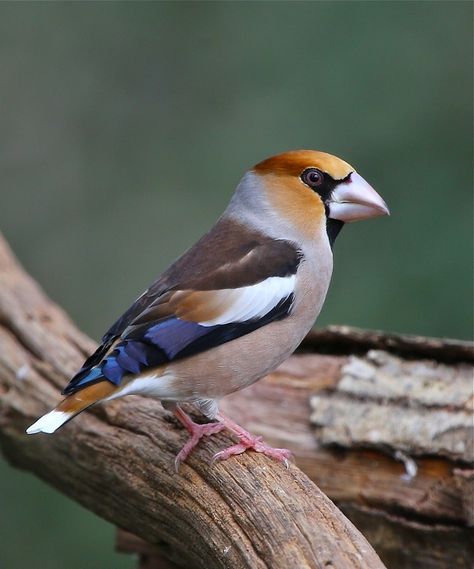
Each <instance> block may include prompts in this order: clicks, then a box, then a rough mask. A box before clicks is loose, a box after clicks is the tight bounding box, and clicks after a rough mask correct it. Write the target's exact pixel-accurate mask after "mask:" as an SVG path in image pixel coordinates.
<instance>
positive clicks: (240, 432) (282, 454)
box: [212, 413, 292, 468]
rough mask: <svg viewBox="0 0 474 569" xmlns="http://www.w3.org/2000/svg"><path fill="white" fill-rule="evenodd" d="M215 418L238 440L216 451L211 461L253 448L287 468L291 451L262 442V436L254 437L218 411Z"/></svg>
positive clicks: (223, 458) (224, 458)
mask: <svg viewBox="0 0 474 569" xmlns="http://www.w3.org/2000/svg"><path fill="white" fill-rule="evenodd" d="M216 418H217V420H218V421H220V422H221V423H222V424H223V425H225V426H226V427H227V428H228V429H229V430H230V431H232V432H233V433H234V434H235V435H237V437H238V438H239V442H238V444H236V445H232V446H230V447H228V448H226V449H224V450H221V451H220V452H218V453H216V454H215V455H214V456H213V457H212V463H214V462H217V461H220V460H227V459H228V458H230V457H231V456H234V455H236V454H242V453H243V452H245V451H247V450H253V451H255V452H261V453H262V454H264V455H266V456H269V457H270V458H273V459H274V460H278V461H279V462H283V463H284V464H285V466H286V467H287V468H289V466H290V463H289V459H290V458H291V456H292V455H291V452H290V451H289V450H287V449H285V448H273V447H271V446H269V445H267V444H266V443H264V442H263V437H255V436H254V435H252V434H251V433H249V432H248V431H246V430H245V429H243V428H242V427H241V426H240V425H237V423H234V421H232V419H229V418H228V417H226V416H225V415H222V414H221V413H219V414H218V415H217V417H216Z"/></svg>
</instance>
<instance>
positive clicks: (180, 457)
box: [174, 407, 225, 472]
mask: <svg viewBox="0 0 474 569" xmlns="http://www.w3.org/2000/svg"><path fill="white" fill-rule="evenodd" d="M175 415H176V417H177V418H178V419H179V421H180V422H181V423H182V424H183V425H184V426H185V427H186V429H187V431H188V432H189V434H190V435H191V436H190V437H189V439H188V440H187V442H186V444H185V445H184V446H183V448H182V449H181V450H180V451H179V453H178V454H177V455H176V458H175V459H174V466H175V469H176V472H177V471H178V470H179V466H180V464H181V463H182V462H183V461H184V460H186V459H187V458H188V456H189V454H190V453H191V451H192V450H193V449H194V447H195V446H196V445H197V444H198V443H199V441H200V440H201V439H202V437H209V436H210V435H214V434H215V433H219V432H220V431H222V429H225V425H223V424H222V423H205V424H204V425H199V424H198V423H195V422H194V421H193V420H192V419H191V418H190V417H188V416H187V415H186V413H185V412H184V411H183V410H182V409H180V408H179V407H178V408H177V409H176V410H175Z"/></svg>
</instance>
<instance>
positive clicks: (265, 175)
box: [252, 150, 389, 241]
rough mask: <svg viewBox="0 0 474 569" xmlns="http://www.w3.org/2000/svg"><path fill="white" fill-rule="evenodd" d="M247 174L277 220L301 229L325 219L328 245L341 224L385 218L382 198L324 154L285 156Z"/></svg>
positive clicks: (299, 152)
mask: <svg viewBox="0 0 474 569" xmlns="http://www.w3.org/2000/svg"><path fill="white" fill-rule="evenodd" d="M252 172H253V173H254V174H255V175H256V176H257V177H258V178H259V179H260V180H261V181H262V182H263V184H262V185H263V187H264V191H265V193H266V196H267V199H268V200H269V202H270V203H271V204H272V207H274V208H276V210H277V211H278V212H279V214H280V215H281V216H283V217H286V218H287V219H288V218H290V219H291V221H292V222H293V223H298V224H299V225H300V226H306V227H308V226H309V227H311V226H314V221H315V220H318V219H319V220H321V219H325V220H326V224H327V228H328V233H329V238H330V240H331V241H333V238H334V237H335V235H337V233H338V232H339V230H340V228H341V227H342V225H343V224H344V223H345V222H351V221H357V220H360V219H368V218H370V217H377V216H381V215H389V210H388V207H387V205H386V204H385V202H384V201H383V199H382V198H381V197H380V196H379V194H378V193H377V192H376V191H375V190H374V189H373V188H372V186H370V184H368V183H367V182H366V181H365V180H364V178H362V176H360V175H359V174H358V173H357V172H356V171H355V169H354V168H353V167H352V166H351V165H350V164H348V163H347V162H345V161H344V160H341V159H340V158H337V157H336V156H333V155H331V154H327V153H325V152H318V151H315V150H293V151H290V152H285V153H283V154H278V155H277V156H272V157H271V158H267V159H266V160H264V161H263V162H260V163H259V164H257V165H256V166H254V168H253V170H252ZM331 233H332V234H333V235H331ZM334 234H335V235H334ZM331 237H333V238H331Z"/></svg>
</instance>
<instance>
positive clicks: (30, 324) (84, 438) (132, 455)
mask: <svg viewBox="0 0 474 569" xmlns="http://www.w3.org/2000/svg"><path fill="white" fill-rule="evenodd" d="M0 346H1V351H0V445H1V448H2V451H3V452H4V454H5V456H6V457H7V459H8V460H10V461H11V463H12V464H14V465H15V466H18V467H20V468H25V469H28V470H31V471H33V472H34V473H35V474H37V475H38V476H40V477H41V478H43V479H44V480H46V481H47V482H49V483H51V484H52V485H54V486H55V487H56V488H58V489H59V490H61V491H62V492H64V493H65V494H67V495H68V496H70V497H72V498H74V499H75V500H77V501H78V502H80V503H81V504H82V505H84V506H85V507H87V508H89V509H90V510H92V511H94V512H95V513H97V514H99V515H100V516H102V517H104V518H105V519H107V520H109V521H111V522H113V523H115V524H117V525H118V526H120V527H122V528H125V529H128V530H130V531H131V532H133V533H134V534H137V535H139V536H141V537H142V538H143V539H145V540H146V541H147V542H149V543H150V544H154V545H158V546H159V548H160V550H161V551H164V552H165V553H166V556H167V557H169V558H170V559H172V560H173V561H174V562H175V563H176V564H177V565H179V566H182V567H189V568H201V567H202V568H206V569H209V568H210V569H212V568H214V567H216V568H217V567H219V568H239V569H240V568H242V569H244V568H262V569H263V568H271V569H278V568H280V567H281V568H285V569H286V568H288V567H298V568H323V567H324V568H326V569H327V568H328V567H337V568H338V569H346V568H347V569H348V568H371V569H372V568H373V569H375V568H383V564H382V563H381V561H380V560H379V558H378V556H377V555H376V553H375V552H374V550H373V549H372V547H371V546H370V545H369V544H368V543H367V541H366V540H365V538H364V537H363V536H362V535H361V534H360V532H359V531H358V530H357V529H356V528H355V527H354V526H353V525H352V524H351V523H350V522H349V521H348V520H347V519H346V518H345V517H344V515H343V514H342V513H341V512H340V511H339V510H338V509H337V508H336V507H335V506H334V504H333V503H332V502H331V501H330V500H329V499H328V498H327V497H326V496H325V495H324V494H322V492H321V491H320V490H319V489H318V488H317V487H316V486H315V485H314V484H313V483H312V482H311V481H310V480H309V479H308V478H307V477H306V476H305V475H304V474H303V473H302V472H301V471H300V470H298V468H296V467H295V466H291V467H290V469H288V470H287V469H286V468H285V467H284V466H282V465H280V464H276V463H273V462H271V461H269V460H268V459H267V458H265V457H262V456H260V455H257V454H255V453H246V454H245V455H242V456H240V457H238V458H236V459H232V460H228V461H226V462H224V463H222V464H218V465H215V466H213V467H210V466H209V464H208V462H209V460H210V458H211V456H212V455H213V453H215V452H216V451H217V450H218V449H219V448H220V447H222V446H224V442H226V443H228V440H227V439H228V437H227V436H226V435H225V434H224V433H222V434H219V435H216V436H215V437H214V438H213V439H212V440H208V441H206V444H203V445H201V446H200V447H199V449H198V450H197V452H195V453H194V454H193V456H192V457H191V458H190V460H189V461H188V463H187V464H185V465H183V466H182V468H181V470H180V473H179V474H175V473H174V470H173V459H174V456H175V454H176V453H177V451H178V449H179V448H180V445H182V443H183V440H184V438H185V433H184V432H183V430H182V428H181V427H179V426H178V425H177V424H176V423H175V421H174V420H173V418H172V417H171V416H170V415H169V414H167V413H166V412H165V411H163V410H162V409H161V407H160V406H159V405H158V404H157V402H156V401H153V400H151V399H144V398H138V397H129V398H125V399H123V400H121V401H116V402H114V403H110V404H108V405H106V406H98V407H97V408H95V410H93V411H92V412H88V413H84V414H82V415H81V416H80V417H78V418H77V419H75V420H74V421H72V422H71V423H69V424H68V425H67V426H66V427H65V428H64V429H62V430H61V431H59V432H58V433H57V434H55V435H54V436H46V435H38V436H35V437H28V436H27V435H26V434H25V428H26V426H28V424H29V423H31V422H32V421H33V420H34V419H35V418H36V417H37V416H38V415H40V414H41V413H43V412H44V411H46V410H47V409H49V408H51V407H52V406H53V405H54V404H56V403H57V401H58V398H59V397H58V388H60V387H61V386H63V385H64V384H65V383H66V381H67V379H68V378H69V377H70V376H71V375H72V374H73V373H74V371H76V369H77V368H78V367H79V366H80V364H81V363H82V360H83V359H84V357H85V356H86V355H87V354H88V353H89V352H90V351H91V350H92V349H93V347H94V345H93V343H92V342H91V341H90V340H88V339H87V338H86V337H85V336H84V335H82V334H81V333H80V332H79V331H78V330H77V329H76V328H75V327H74V325H73V324H72V323H71V321H70V320H69V319H68V317H67V316H66V315H65V314H64V312H62V311H61V310H60V309H59V308H58V307H56V306H55V305H54V304H52V303H51V301H49V300H48V299H47V298H46V297H45V295H44V294H43V293H42V291H41V290H40V289H39V287H38V286H37V285H36V284H35V283H34V281H33V280H32V279H31V278H30V277H29V276H28V275H26V274H25V272H24V271H23V270H22V269H21V268H20V267H19V266H18V265H17V264H16V262H15V260H14V259H13V257H12V255H11V253H10V252H9V250H8V247H7V246H6V244H5V243H4V242H1V241H0ZM284 413H285V411H284V409H282V411H281V416H282V417H283V415H284Z"/></svg>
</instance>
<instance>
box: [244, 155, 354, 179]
mask: <svg viewBox="0 0 474 569" xmlns="http://www.w3.org/2000/svg"><path fill="white" fill-rule="evenodd" d="M306 168H318V169H319V170H321V171H322V172H325V173H326V174H329V175H330V176H331V178H333V179H334V180H342V179H343V178H345V177H346V176H348V175H349V174H350V173H351V172H353V171H354V168H353V167H352V166H351V165H350V164H348V163H347V162H344V160H341V159H340V158H338V157H337V156H333V155H332V154H327V153H326V152H319V151H317V150H291V151H290V152H284V153H283V154H277V155H276V156H272V157H271V158H267V159H266V160H263V162H260V163H259V164H257V165H256V166H254V167H253V170H254V172H256V173H258V174H261V175H265V174H273V175H282V176H288V175H289V176H300V175H301V173H302V172H303V171H304V170H306Z"/></svg>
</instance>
